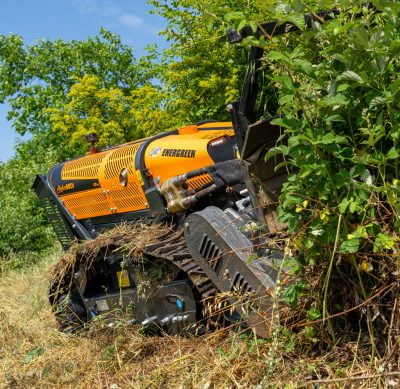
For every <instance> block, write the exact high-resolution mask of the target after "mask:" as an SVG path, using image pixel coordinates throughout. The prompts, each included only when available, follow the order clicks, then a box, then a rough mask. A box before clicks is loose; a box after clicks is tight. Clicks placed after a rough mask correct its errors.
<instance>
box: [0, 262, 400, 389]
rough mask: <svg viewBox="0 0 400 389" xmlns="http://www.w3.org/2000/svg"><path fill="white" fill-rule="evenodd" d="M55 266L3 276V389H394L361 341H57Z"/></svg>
mask: <svg viewBox="0 0 400 389" xmlns="http://www.w3.org/2000/svg"><path fill="white" fill-rule="evenodd" d="M55 258H56V255H53V256H51V257H50V258H48V259H47V260H46V261H44V262H43V263H42V264H41V265H39V266H36V267H31V268H25V269H24V270H22V271H15V270H14V271H8V272H5V273H3V274H2V275H1V278H0V387H1V388H3V387H4V388H32V387H43V388H47V387H50V388H51V387H57V388H58V387H74V388H75V387H80V388H89V387H91V388H92V387H96V388H102V387H104V388H114V389H116V388H126V387H132V388H163V387H164V388H173V387H179V388H211V387H216V388H232V387H237V388H248V387H254V388H265V387H276V388H284V387H285V388H294V387H311V386H312V383H313V382H314V381H318V380H322V381H320V382H319V384H320V386H319V387H326V388H330V387H355V388H356V387H357V388H358V387H364V388H372V387H391V386H392V387H397V386H398V384H399V381H398V380H397V378H396V375H391V376H386V375H385V373H382V371H384V370H385V366H381V365H379V363H373V364H371V365H370V364H369V363H368V359H367V357H365V358H364V357H363V355H364V353H363V349H362V339H360V341H359V342H358V343H349V344H347V345H346V346H341V347H337V348H332V349H331V350H329V352H327V353H325V354H324V355H322V356H321V353H320V352H318V353H316V352H313V351H312V350H313V348H312V347H311V346H309V345H307V342H305V345H304V347H303V348H302V349H301V348H299V347H297V348H296V353H295V352H294V351H290V347H288V342H287V339H286V340H285V339H283V338H282V339H279V340H278V339H275V340H267V341H264V340H263V341H261V340H258V341H256V340H254V339H253V338H252V337H251V336H250V335H237V334H236V335H234V334H233V333H229V331H223V332H221V331H220V332H217V333H214V334H209V335H205V336H201V337H197V338H182V337H168V336H164V337H154V336H153V337H149V336H144V335H141V334H140V332H139V331H138V329H137V328H135V327H132V326H128V325H125V324H124V323H123V322H121V323H120V325H119V326H117V327H116V328H109V327H104V326H102V323H101V322H98V323H93V325H92V326H91V328H90V329H89V330H88V331H86V332H84V333H81V334H79V335H66V334H63V333H60V332H59V331H58V330H57V325H56V323H55V320H54V318H53V316H52V313H51V310H50V306H49V304H48V301H47V278H46V277H47V276H46V269H47V268H48V265H49V264H50V263H51V262H54V261H55ZM298 336H299V338H298V340H297V341H299V340H300V339H301V333H300V334H298ZM301 350H303V351H301ZM299 354H300V355H299ZM365 355H366V356H367V355H368V352H367V350H366V353H365ZM324 380H328V381H324Z"/></svg>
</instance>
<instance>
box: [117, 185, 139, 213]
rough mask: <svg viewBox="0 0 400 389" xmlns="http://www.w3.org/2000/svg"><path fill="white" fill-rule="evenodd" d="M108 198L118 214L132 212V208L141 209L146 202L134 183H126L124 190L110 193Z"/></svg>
mask: <svg viewBox="0 0 400 389" xmlns="http://www.w3.org/2000/svg"><path fill="white" fill-rule="evenodd" d="M110 198H111V200H112V202H113V203H114V204H115V206H116V207H117V210H118V212H124V211H127V210H132V208H135V209H143V208H144V203H145V202H146V199H145V197H144V195H143V192H141V191H140V190H139V189H138V187H137V185H136V184H135V183H134V182H130V183H128V186H127V187H126V188H123V189H118V190H113V191H111V192H110Z"/></svg>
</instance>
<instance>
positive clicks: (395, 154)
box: [386, 147, 399, 159]
mask: <svg viewBox="0 0 400 389" xmlns="http://www.w3.org/2000/svg"><path fill="white" fill-rule="evenodd" d="M386 156H387V158H388V159H397V158H399V152H398V151H397V150H396V149H395V148H394V147H392V148H391V149H390V150H389V151H388V153H387V154H386Z"/></svg>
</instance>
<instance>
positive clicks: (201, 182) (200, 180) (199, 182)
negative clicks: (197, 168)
mask: <svg viewBox="0 0 400 389" xmlns="http://www.w3.org/2000/svg"><path fill="white" fill-rule="evenodd" d="M212 181H213V180H212V178H211V176H210V175H209V174H203V175H201V176H198V177H194V178H191V179H190V180H188V184H189V189H197V188H201V187H202V186H205V185H208V184H211V183H212Z"/></svg>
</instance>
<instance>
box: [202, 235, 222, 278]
mask: <svg viewBox="0 0 400 389" xmlns="http://www.w3.org/2000/svg"><path fill="white" fill-rule="evenodd" d="M199 251H200V254H201V256H202V257H203V258H204V259H206V260H207V261H208V262H209V264H210V266H211V267H212V269H213V270H214V271H217V267H218V263H219V261H220V259H221V251H220V249H219V248H218V246H217V245H216V244H215V243H214V242H213V241H212V240H211V239H210V238H209V237H208V235H206V234H204V235H203V239H202V240H201V243H200V248H199Z"/></svg>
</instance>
